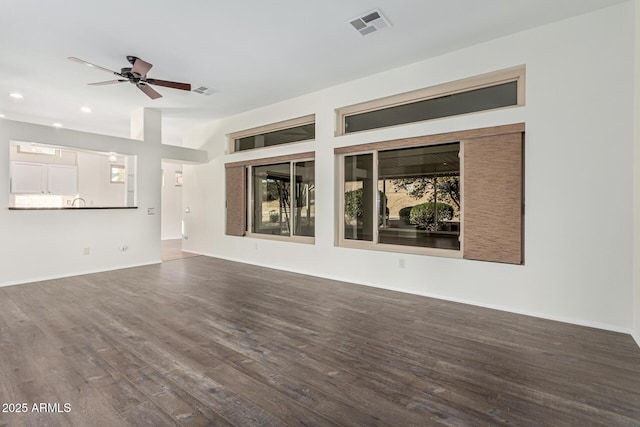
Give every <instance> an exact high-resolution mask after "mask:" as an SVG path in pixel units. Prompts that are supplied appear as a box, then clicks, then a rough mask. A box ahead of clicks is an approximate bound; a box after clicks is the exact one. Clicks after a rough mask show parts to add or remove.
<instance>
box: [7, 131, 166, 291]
mask: <svg viewBox="0 0 640 427" xmlns="http://www.w3.org/2000/svg"><path fill="white" fill-rule="evenodd" d="M9 140H19V141H33V142H39V143H43V144H52V145H59V146H70V147H74V148H81V149H88V150H96V151H106V152H109V151H115V152H119V153H123V154H132V155H138V170H137V172H138V176H137V185H138V188H137V190H138V209H123V210H111V209H104V210H41V211H40V210H29V211H23V210H9V209H8V200H9V194H8V191H7V190H6V189H8V188H9V149H8V145H9ZM160 152H161V147H160V144H159V141H158V143H152V142H147V141H133V140H129V139H124V138H115V137H108V136H104V135H93V134H88V133H84V132H75V131H71V130H65V129H56V128H52V127H47V126H39V125H32V124H27V123H20V122H14V121H9V120H1V121H0V188H4V189H5V193H4V196H0V197H1V198H0V236H1V239H2V244H1V245H0V286H1V285H7V284H14V283H23V282H29V281H36V280H41V279H47V278H52V277H60V276H68V275H74V274H80V273H83V272H92V271H100V270H108V269H114V268H120V267H126V266H133V265H141V264H148V263H155V262H159V261H160V215H159V210H160ZM147 208H154V209H155V211H156V215H147ZM123 244H124V245H127V246H128V247H129V249H128V250H127V251H126V252H121V251H119V247H120V245H123ZM84 248H89V249H90V251H89V252H90V253H89V255H83V249H84Z"/></svg>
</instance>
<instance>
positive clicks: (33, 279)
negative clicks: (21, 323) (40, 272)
mask: <svg viewBox="0 0 640 427" xmlns="http://www.w3.org/2000/svg"><path fill="white" fill-rule="evenodd" d="M160 263H161V261H160V260H158V261H152V262H144V263H139V264H127V265H118V266H113V267H107V268H99V269H93V270H83V271H76V272H73V273H63V274H54V275H51V276H39V277H31V278H27V279H19V280H13V281H9V282H3V283H0V288H1V287H5V286H15V285H24V284H26V283H36V282H44V281H47V280H56V279H64V278H67V277H75V276H84V275H85V274H94V273H104V272H105V271H113V270H122V269H125V268H133V267H143V266H145V265H154V264H160Z"/></svg>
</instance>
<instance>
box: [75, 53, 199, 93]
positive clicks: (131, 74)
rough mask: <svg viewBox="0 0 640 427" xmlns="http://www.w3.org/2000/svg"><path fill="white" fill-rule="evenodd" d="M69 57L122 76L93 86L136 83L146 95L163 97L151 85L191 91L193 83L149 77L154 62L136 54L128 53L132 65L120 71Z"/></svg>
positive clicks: (128, 59)
mask: <svg viewBox="0 0 640 427" xmlns="http://www.w3.org/2000/svg"><path fill="white" fill-rule="evenodd" d="M69 59H70V60H71V61H75V62H78V63H80V64H84V65H87V66H89V67H92V68H97V69H99V70H102V71H106V72H108V73H111V74H114V75H116V76H120V77H122V78H120V79H116V80H107V81H104V82H96V83H89V84H90V85H92V86H104V85H111V84H117V83H125V82H129V83H131V84H133V85H136V87H137V88H138V89H140V90H141V91H142V92H143V93H144V94H145V95H147V96H148V97H149V98H151V99H158V98H162V95H160V93H158V92H157V91H156V90H155V89H153V88H152V87H151V86H149V85H156V86H163V87H168V88H172V89H178V90H186V91H188V92H190V91H191V84H189V83H180V82H172V81H169V80H160V79H151V78H148V77H147V73H148V72H149V70H150V69H151V67H153V64H150V63H148V62H146V61H143V60H142V59H140V58H138V57H136V56H131V55H127V61H129V63H130V64H131V67H124V68H121V69H120V72H117V71H113V70H110V69H108V68H104V67H101V66H99V65H95V64H92V63H90V62H88V61H85V60H83V59H80V58H76V57H74V56H71V57H69Z"/></svg>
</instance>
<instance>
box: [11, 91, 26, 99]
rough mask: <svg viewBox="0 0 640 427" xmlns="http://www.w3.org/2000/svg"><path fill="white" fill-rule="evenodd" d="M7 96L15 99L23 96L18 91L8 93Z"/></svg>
mask: <svg viewBox="0 0 640 427" xmlns="http://www.w3.org/2000/svg"><path fill="white" fill-rule="evenodd" d="M9 96H10V97H12V98H15V99H22V98H24V97H23V96H22V94H21V93H18V92H13V93H10V94H9Z"/></svg>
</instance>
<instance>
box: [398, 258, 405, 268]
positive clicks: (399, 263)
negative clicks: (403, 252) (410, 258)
mask: <svg viewBox="0 0 640 427" xmlns="http://www.w3.org/2000/svg"><path fill="white" fill-rule="evenodd" d="M398 267H399V268H404V258H400V259H398Z"/></svg>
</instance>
